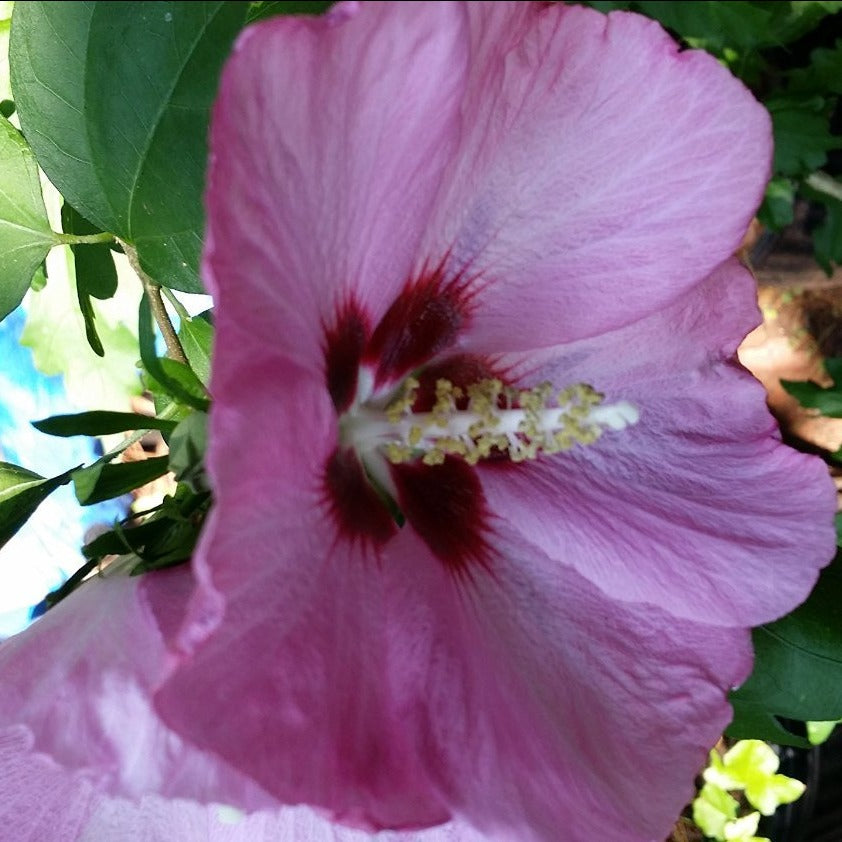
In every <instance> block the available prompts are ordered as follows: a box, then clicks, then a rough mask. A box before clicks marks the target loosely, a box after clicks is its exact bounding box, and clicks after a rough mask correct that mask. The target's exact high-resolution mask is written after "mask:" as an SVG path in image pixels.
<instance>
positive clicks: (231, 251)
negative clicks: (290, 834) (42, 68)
mask: <svg viewBox="0 0 842 842" xmlns="http://www.w3.org/2000/svg"><path fill="white" fill-rule="evenodd" d="M770 146H771V138H770V127H769V120H768V117H767V115H766V113H765V112H764V110H763V109H762V108H761V107H760V106H759V105H758V104H757V102H756V101H755V100H754V99H753V98H752V96H751V95H750V94H749V92H748V91H746V90H745V89H744V88H743V87H742V86H741V85H740V84H739V83H738V82H737V81H735V80H734V79H733V78H732V77H731V76H730V75H729V74H728V73H727V72H726V71H725V70H724V69H723V68H722V67H721V66H719V65H718V63H717V62H716V61H715V60H714V59H713V58H711V57H710V56H709V55H706V54H703V53H700V52H695V51H688V52H679V51H678V49H677V47H676V45H675V44H674V42H673V41H672V40H671V39H670V38H669V36H668V35H667V34H666V33H664V32H663V30H662V29H661V28H660V27H659V26H658V25H657V24H655V23H652V22H650V21H647V20H644V19H643V18H640V17H638V16H634V15H629V14H612V15H610V16H608V17H607V18H606V17H604V16H602V15H600V14H598V13H596V12H593V11H591V10H587V9H583V8H576V7H571V8H565V7H562V6H560V5H554V4H553V5H550V4H532V3H501V2H494V3H468V4H459V3H452V4H451V3H441V4H440V3H418V4H413V3H396V4H371V5H367V4H361V5H360V6H359V8H357V7H356V6H355V5H345V6H342V7H340V8H337V9H335V10H334V12H333V13H332V15H330V16H329V17H328V18H326V19H289V18H278V19H274V20H270V21H268V22H266V23H264V24H262V25H260V26H257V27H255V28H253V29H251V30H249V31H248V32H247V33H246V34H244V36H243V37H242V38H241V39H240V41H239V44H238V45H237V47H236V50H235V54H234V56H233V58H232V59H231V61H230V63H229V65H228V67H227V70H226V72H225V74H224V78H223V81H222V85H221V92H220V95H219V99H218V102H217V105H216V109H215V114H214V120H213V128H212V136H211V148H212V158H211V167H210V175H209V179H210V180H209V190H208V194H207V209H208V240H207V249H206V254H205V270H206V277H207V281H208V285H209V287H210V289H211V291H212V292H213V294H214V295H215V297H216V302H217V305H218V318H217V322H216V325H217V346H216V355H215V360H214V373H213V382H212V391H213V396H214V410H213V415H212V420H211V445H210V451H209V454H208V462H209V469H210V472H211V475H212V479H213V483H214V486H215V492H216V508H215V510H214V512H213V515H212V519H211V523H210V525H209V527H208V529H207V530H206V532H205V533H204V535H203V539H202V541H201V544H200V548H199V550H198V553H197V556H196V558H195V570H196V575H197V578H198V585H197V592H196V594H195V595H194V598H193V601H192V603H191V608H190V612H189V618H188V621H187V623H186V625H185V627H184V629H183V632H182V635H181V638H180V641H181V645H182V646H183V647H184V649H185V651H186V652H188V653H189V657H188V658H187V659H186V660H185V662H184V663H183V664H182V665H181V666H180V667H178V668H177V670H176V671H175V673H174V674H173V675H172V676H171V677H170V678H169V679H168V681H167V683H166V684H165V686H164V688H163V690H162V691H161V692H160V693H159V694H158V696H157V698H156V704H157V707H158V710H159V711H160V713H161V714H162V716H163V717H164V719H165V720H166V722H167V723H168V724H169V725H170V726H171V727H172V728H173V729H174V730H175V731H176V732H177V733H178V734H180V735H181V736H182V737H183V738H184V739H186V740H188V741H190V742H192V743H194V744H196V745H197V746H199V747H201V748H203V749H206V750H209V751H212V752H213V753H215V754H217V755H219V756H221V757H222V758H224V759H225V761H226V762H227V763H228V764H230V766H231V767H233V768H234V769H237V770H239V771H240V772H242V773H243V774H245V775H246V776H248V777H250V778H252V779H253V780H255V781H257V782H258V783H259V784H260V785H261V786H262V787H263V788H264V789H265V790H266V791H267V792H269V793H271V794H273V795H275V796H276V797H278V798H279V799H281V800H282V801H284V802H288V803H298V802H306V803H310V804H314V805H318V806H319V807H321V808H324V809H327V810H329V811H331V813H332V815H333V816H334V817H336V818H337V819H339V820H341V821H344V822H347V823H350V824H355V825H357V826H361V827H366V828H372V829H376V828H381V827H396V828H410V827H420V826H425V825H429V824H433V823H437V822H443V821H445V820H447V819H448V818H449V817H451V816H459V817H462V818H465V819H467V820H468V821H469V822H470V823H471V824H472V825H474V826H476V827H478V828H480V829H482V830H483V831H485V832H488V833H500V834H501V835H502V838H505V839H517V840H528V839H540V840H557V839H559V838H563V839H565V840H568V841H569V842H570V841H572V842H579V840H589V841H590V840H594V839H599V840H600V842H612V840H617V842H619V841H620V840H622V842H630V840H651V839H660V838H663V836H664V835H665V834H666V832H667V830H668V827H669V826H670V824H671V823H672V821H673V820H674V818H675V816H676V814H677V813H678V811H679V810H680V808H681V807H682V805H683V804H684V803H685V802H686V801H687V800H688V799H689V798H690V797H691V793H692V780H693V777H694V775H695V773H696V772H697V770H698V769H699V767H700V766H701V765H702V764H703V761H704V756H705V751H706V749H707V748H708V747H709V746H710V745H711V744H712V743H713V742H714V741H715V740H716V738H717V735H718V734H719V733H720V731H721V729H722V728H723V727H724V726H725V725H726V724H727V722H728V720H729V715H730V709H729V706H728V704H727V703H726V691H727V690H728V689H729V688H731V687H733V686H735V685H737V684H739V683H740V682H741V681H742V680H743V679H744V678H745V677H746V675H747V673H748V672H749V669H750V666H751V651H750V642H749V641H750V639H749V635H748V631H747V629H748V627H749V626H751V625H754V624H758V623H762V622H764V621H768V620H771V619H772V618H774V617H777V616H779V615H781V614H782V613H784V612H786V611H787V610H789V609H791V608H792V607H793V606H795V605H796V604H797V603H799V602H800V601H801V600H803V599H804V598H805V597H806V595H807V594H808V592H809V590H810V588H811V586H812V584H813V583H814V581H815V579H816V575H817V572H818V570H819V568H820V567H821V566H822V565H824V564H825V563H826V562H827V561H828V560H829V559H830V557H831V555H832V552H833V543H834V540H833V530H832V523H831V521H832V517H831V515H832V511H833V507H834V494H833V489H832V487H831V484H830V482H829V480H828V478H827V476H826V472H825V470H824V467H823V465H822V464H821V463H820V462H818V461H816V460H813V459H810V458H808V457H806V456H803V455H801V454H798V453H796V452H793V451H791V450H789V449H788V448H786V447H784V446H782V445H781V443H780V441H779V438H778V434H777V430H776V427H775V424H774V422H773V420H772V419H771V417H770V416H769V414H768V412H767V410H766V407H765V403H764V393H763V390H762V389H761V387H760V386H759V385H758V384H757V383H756V382H755V381H754V380H753V379H752V378H751V377H750V376H749V375H748V374H747V373H746V372H745V371H744V370H743V369H741V367H740V366H739V365H738V364H737V363H736V361H735V350H736V346H737V344H738V342H739V341H740V339H741V338H742V337H743V336H744V335H745V333H746V332H747V331H748V330H749V329H750V328H751V327H752V326H753V325H754V324H755V323H756V321H757V309H756V305H755V303H754V286H753V282H752V279H751V277H750V275H749V274H748V273H747V272H746V271H745V270H744V269H743V268H742V267H741V266H740V265H739V264H738V263H737V262H736V261H735V260H733V259H730V258H729V255H731V254H732V253H733V252H734V250H735V249H736V248H737V246H738V244H739V242H740V239H741V237H742V235H743V232H744V231H745V229H746V226H747V224H748V222H749V220H750V219H751V217H752V214H753V212H754V210H755V208H756V206H757V204H758V202H759V200H760V197H761V195H762V192H763V187H764V184H765V181H766V178H767V175H768V168H769V159H770ZM545 384H550V385H545ZM558 392H561V395H560V397H559V399H558V402H556V401H555V398H554V397H553V396H554V395H555V394H556V393H558Z"/></svg>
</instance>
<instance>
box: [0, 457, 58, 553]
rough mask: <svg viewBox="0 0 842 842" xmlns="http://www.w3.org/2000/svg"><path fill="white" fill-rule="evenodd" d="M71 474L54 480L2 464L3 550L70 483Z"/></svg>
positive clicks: (0, 526)
mask: <svg viewBox="0 0 842 842" xmlns="http://www.w3.org/2000/svg"><path fill="white" fill-rule="evenodd" d="M70 474H71V471H67V473H64V474H60V475H59V476H57V477H52V478H51V479H45V478H44V477H42V476H40V475H39V474H35V473H33V472H32V471H28V470H26V468H21V467H19V466H18V465H11V464H9V463H8V462H0V547H2V546H3V545H4V544H5V543H6V542H7V541H8V540H9V538H11V537H12V535H14V534H15V532H17V531H18V529H20V528H21V526H23V525H24V523H26V521H27V520H29V517H30V516H31V515H32V513H33V512H34V511H35V510H36V509H37V508H38V506H40V505H41V503H43V502H44V500H46V498H47V497H48V496H49V495H50V494H51V493H52V492H53V491H55V489H56V488H58V487H59V486H60V485H65V484H66V483H67V482H69V481H70Z"/></svg>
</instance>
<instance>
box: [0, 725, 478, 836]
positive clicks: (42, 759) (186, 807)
mask: <svg viewBox="0 0 842 842" xmlns="http://www.w3.org/2000/svg"><path fill="white" fill-rule="evenodd" d="M32 743H33V738H32V734H31V732H30V731H29V730H28V729H27V728H25V727H23V726H15V727H11V728H5V729H0V789H1V790H2V792H3V797H2V799H0V827H2V828H3V833H4V834H6V835H5V836H4V837H3V838H4V839H6V838H8V839H9V840H14V842H45V840H49V842H366V840H369V839H371V837H370V836H369V835H368V834H367V833H362V832H360V831H355V830H351V829H349V828H345V827H342V826H339V825H333V824H331V823H330V822H328V821H327V820H326V819H324V818H321V817H320V816H317V815H316V814H315V813H314V812H313V811H312V810H309V809H307V808H306V807H286V808H283V809H281V810H272V811H270V810H263V811H260V812H258V813H253V814H250V815H247V816H246V815H243V816H237V815H236V814H234V815H232V811H231V810H228V811H226V810H225V808H222V807H220V806H218V805H209V806H203V805H200V804H196V803H194V802H191V801H184V800H179V799H164V798H160V797H158V796H145V797H143V798H142V799H141V800H140V801H138V802H133V801H129V800H127V799H124V798H113V797H108V796H104V795H102V794H101V793H98V792H97V791H96V790H95V788H94V786H93V785H92V783H91V781H90V780H89V778H88V777H87V776H85V775H84V774H82V773H79V772H68V771H67V770H66V769H63V768H62V767H61V766H59V765H58V764H57V763H55V762H54V761H52V760H50V759H49V758H48V757H46V756H45V755H42V754H38V753H36V752H34V751H33V749H32ZM485 838H486V837H484V836H480V835H479V834H478V833H477V832H476V831H474V830H473V829H471V828H470V827H468V826H466V825H462V824H450V825H445V826H442V827H439V828H435V829H433V830H429V831H424V832H421V833H386V834H381V835H378V837H377V839H378V842H456V840H460V842H480V840H482V839H485Z"/></svg>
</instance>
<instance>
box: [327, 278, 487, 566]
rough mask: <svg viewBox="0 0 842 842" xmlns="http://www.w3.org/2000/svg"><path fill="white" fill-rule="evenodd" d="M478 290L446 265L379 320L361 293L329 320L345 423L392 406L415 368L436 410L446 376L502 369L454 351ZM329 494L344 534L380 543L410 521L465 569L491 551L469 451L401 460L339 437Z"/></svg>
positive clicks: (456, 379) (330, 353) (331, 383)
mask: <svg viewBox="0 0 842 842" xmlns="http://www.w3.org/2000/svg"><path fill="white" fill-rule="evenodd" d="M470 311H471V293H470V292H469V290H468V285H467V283H466V282H465V281H464V280H462V279H461V278H457V279H456V280H450V281H448V280H446V279H445V277H444V273H443V268H442V267H441V266H439V267H438V268H437V269H435V270H433V271H430V272H426V273H423V274H422V275H421V277H419V278H418V279H415V280H411V281H408V282H407V283H406V285H405V286H404V288H403V290H402V291H401V293H400V294H399V295H398V297H397V298H396V299H395V301H394V302H393V303H392V305H391V306H390V307H389V309H388V310H387V311H386V313H385V314H384V316H383V317H382V318H381V319H380V321H379V323H378V324H377V325H376V326H375V327H374V329H373V330H372V327H371V320H370V319H369V318H368V316H367V315H366V313H365V312H364V311H363V309H362V308H361V307H360V306H359V305H358V303H357V302H356V301H354V300H353V299H346V300H344V301H343V302H342V304H341V305H340V306H339V307H338V308H337V313H336V316H335V318H334V320H333V322H332V323H331V324H330V325H329V326H326V328H325V344H324V357H325V380H326V385H327V389H328V391H329V393H330V396H331V399H332V401H333V405H334V407H335V408H336V412H337V415H338V416H339V418H340V428H341V427H342V425H343V422H344V423H346V424H351V425H352V424H354V423H355V418H357V417H362V416H365V415H366V413H368V412H371V411H372V408H373V409H376V410H377V411H378V413H379V414H380V415H381V416H382V412H383V410H384V409H385V408H386V407H387V406H388V405H389V404H390V403H391V402H392V401H393V400H394V398H395V396H396V395H399V394H400V391H401V387H402V383H403V382H404V381H405V380H406V379H407V378H409V377H412V378H413V379H414V381H415V382H416V383H417V388H416V390H415V392H414V395H413V398H412V401H413V402H412V410H413V411H416V412H418V411H429V409H430V408H431V407H432V404H433V401H434V396H435V390H436V383H437V382H438V381H439V380H440V379H441V378H445V379H447V380H449V381H450V383H452V384H454V385H456V386H464V387H467V386H468V385H469V384H470V383H474V382H477V381H478V380H480V379H482V378H485V377H492V376H494V373H493V371H492V368H491V366H490V365H489V364H487V363H486V362H485V361H484V360H482V359H480V358H478V357H473V356H468V355H465V354H458V353H450V354H448V350H449V349H452V348H453V346H454V345H455V343H456V340H457V338H458V335H459V333H460V331H461V330H462V329H463V328H464V327H465V325H466V323H467V322H468V320H469V318H470ZM324 488H325V499H326V502H327V504H328V508H329V510H330V512H331V515H332V518H333V520H334V522H335V524H336V526H337V529H338V531H339V534H340V535H341V536H342V537H344V538H346V539H348V540H351V541H352V542H354V541H362V542H364V543H366V544H368V545H369V546H371V547H372V548H374V549H375V551H376V550H377V549H378V548H379V547H380V546H382V545H383V544H384V543H385V542H386V541H388V540H389V539H390V538H391V537H393V536H394V535H395V534H397V531H398V530H399V528H400V527H401V526H403V525H404V523H406V524H408V525H409V526H410V527H411V528H412V529H414V530H415V532H416V533H417V534H418V536H419V537H420V538H421V539H423V540H424V542H425V543H426V544H427V546H428V547H429V549H430V551H431V552H432V553H433V555H435V556H436V557H437V558H438V559H439V560H440V561H441V562H442V563H444V564H445V565H446V566H447V567H448V569H450V570H451V571H452V572H454V573H456V574H458V575H460V576H462V575H465V574H468V573H470V572H471V570H472V569H473V567H474V566H475V565H477V564H479V565H480V566H481V567H486V566H487V564H488V561H489V556H490V553H489V545H488V543H487V541H486V535H487V534H488V521H489V514H488V509H487V506H486V502H485V497H484V495H483V492H482V487H481V485H480V483H479V480H478V478H477V475H476V472H475V471H474V470H472V468H471V467H470V466H469V465H468V464H467V463H466V462H465V461H464V460H463V459H461V458H459V457H457V456H451V455H448V456H447V457H446V458H445V459H444V461H443V462H442V464H437V465H429V464H425V463H424V462H423V461H421V460H420V459H410V460H407V461H403V462H401V463H400V464H394V463H393V462H391V461H390V460H388V459H387V458H386V457H385V456H384V455H383V453H382V452H380V451H379V450H377V449H372V450H365V451H364V452H360V450H359V449H358V448H356V447H354V446H353V444H349V443H347V442H343V441H339V442H338V443H337V447H336V449H335V450H334V451H333V453H332V454H331V456H330V457H329V459H328V461H327V464H326V465H325V469H324Z"/></svg>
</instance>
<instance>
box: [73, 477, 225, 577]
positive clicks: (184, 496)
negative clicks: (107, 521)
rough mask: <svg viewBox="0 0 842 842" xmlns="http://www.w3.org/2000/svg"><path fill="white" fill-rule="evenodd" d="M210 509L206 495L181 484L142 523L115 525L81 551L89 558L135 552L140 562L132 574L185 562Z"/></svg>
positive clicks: (191, 552)
mask: <svg viewBox="0 0 842 842" xmlns="http://www.w3.org/2000/svg"><path fill="white" fill-rule="evenodd" d="M209 506H210V495H209V494H207V493H201V494H194V493H193V492H191V491H190V490H189V489H188V488H187V487H186V486H185V485H183V484H180V485H179V486H178V487H177V488H176V491H175V495H174V496H167V497H165V498H164V500H163V502H162V503H161V505H160V506H159V507H158V509H157V510H156V511H155V512H154V513H152V514H151V515H150V516H149V517H148V519H147V520H145V521H144V522H143V523H141V524H140V525H138V526H132V527H130V528H124V527H123V526H121V525H118V526H116V527H115V528H114V529H113V530H111V531H109V532H106V533H104V534H103V535H100V536H99V537H97V538H95V539H94V540H93V541H92V542H91V543H90V544H87V545H86V546H85V547H83V548H82V552H83V553H84V554H85V556H86V557H87V558H89V559H98V558H101V557H102V556H104V555H112V554H114V555H122V554H125V553H134V554H135V555H136V556H137V557H138V558H139V559H140V561H139V562H138V563H137V564H136V565H135V566H134V567H133V568H132V575H136V574H138V573H143V572H146V571H147V570H156V569H158V568H161V567H170V566H172V565H173V564H178V563H179V562H182V561H187V560H188V559H189V558H190V556H191V555H192V554H193V550H194V548H195V546H196V541H197V539H198V537H199V531H200V529H201V526H202V522H203V520H204V517H205V515H206V513H207V511H208V508H209Z"/></svg>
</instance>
